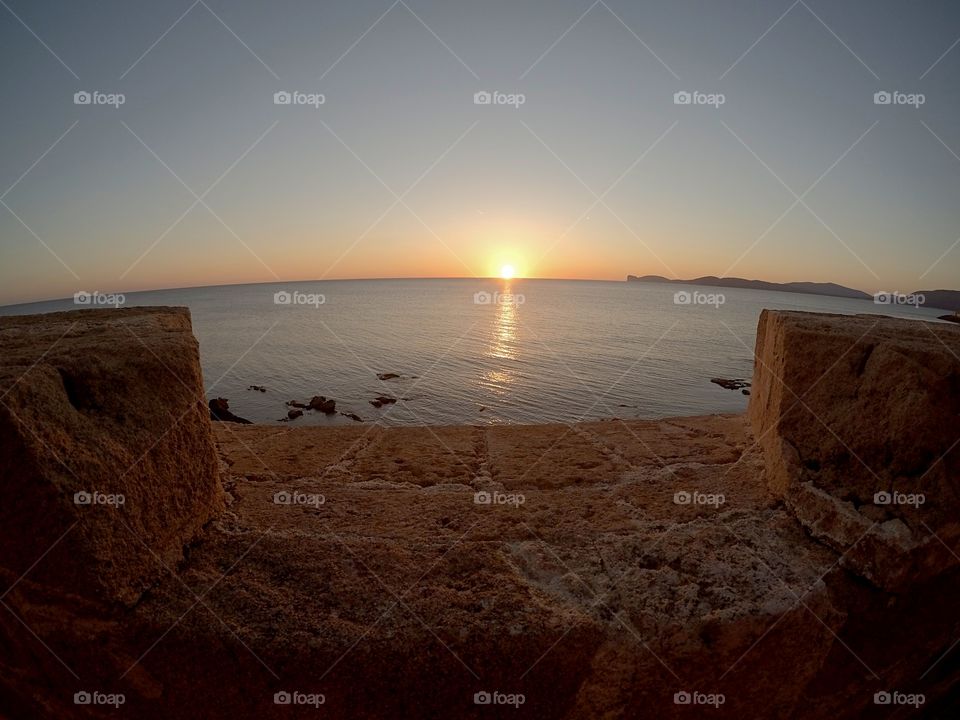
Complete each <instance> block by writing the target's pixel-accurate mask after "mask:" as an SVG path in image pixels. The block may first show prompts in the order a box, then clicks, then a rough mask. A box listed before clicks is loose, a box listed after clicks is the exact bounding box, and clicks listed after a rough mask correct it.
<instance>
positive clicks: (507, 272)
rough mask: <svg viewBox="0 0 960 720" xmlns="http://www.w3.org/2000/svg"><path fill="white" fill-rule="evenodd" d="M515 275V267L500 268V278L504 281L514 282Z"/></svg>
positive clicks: (505, 266)
mask: <svg viewBox="0 0 960 720" xmlns="http://www.w3.org/2000/svg"><path fill="white" fill-rule="evenodd" d="M514 274H515V273H514V269H513V265H504V266H503V267H502V268H500V277H501V278H502V279H504V280H512V279H513V276H514Z"/></svg>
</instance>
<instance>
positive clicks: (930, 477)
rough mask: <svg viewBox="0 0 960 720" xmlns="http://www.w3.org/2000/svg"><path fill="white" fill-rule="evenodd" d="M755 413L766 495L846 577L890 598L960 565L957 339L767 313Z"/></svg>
mask: <svg viewBox="0 0 960 720" xmlns="http://www.w3.org/2000/svg"><path fill="white" fill-rule="evenodd" d="M749 415H750V420H751V422H752V424H753V428H754V432H755V434H756V437H757V439H758V441H759V442H760V444H761V446H762V447H763V449H764V452H765V456H766V464H767V477H768V483H769V485H770V488H771V490H772V491H773V492H774V493H775V494H776V495H778V496H780V497H782V498H783V499H784V500H785V502H786V504H787V506H788V507H790V508H791V509H792V510H793V512H794V514H795V515H796V516H797V517H798V519H799V520H800V521H801V522H802V523H803V525H804V527H806V528H807V530H808V531H809V532H810V533H811V534H813V535H814V536H815V537H818V538H819V539H821V540H824V541H826V542H827V543H828V544H830V545H832V546H833V547H835V548H836V549H838V550H840V551H841V552H846V553H847V554H846V555H845V556H844V557H843V562H844V563H845V564H846V565H848V566H849V567H851V569H853V570H855V571H857V572H859V573H860V574H861V575H863V576H864V577H866V578H868V579H869V580H871V581H872V582H874V583H876V584H878V585H879V586H881V587H886V588H889V589H892V588H895V587H899V586H901V585H902V584H903V583H905V582H909V581H911V580H916V579H917V578H918V577H919V576H920V575H929V574H935V573H937V572H939V571H940V570H942V569H943V568H944V567H945V566H947V565H950V564H953V563H954V561H955V560H954V558H952V557H951V555H950V553H947V552H945V551H943V548H942V547H940V546H941V543H940V539H942V540H946V541H949V539H952V538H954V537H956V536H958V535H960V526H958V524H957V517H956V512H955V510H956V507H957V505H958V501H960V447H958V445H957V441H958V440H960V329H958V328H955V327H953V326H949V325H945V324H932V323H924V322H918V321H912V320H900V319H894V318H888V317H881V316H873V315H857V316H839V315H824V314H815V313H801V312H781V311H771V310H764V311H763V313H762V314H761V316H760V324H759V327H758V330H757V346H756V360H755V366H754V377H753V394H752V396H751V400H750V409H749ZM934 533H936V535H934ZM937 536H939V538H940V539H937Z"/></svg>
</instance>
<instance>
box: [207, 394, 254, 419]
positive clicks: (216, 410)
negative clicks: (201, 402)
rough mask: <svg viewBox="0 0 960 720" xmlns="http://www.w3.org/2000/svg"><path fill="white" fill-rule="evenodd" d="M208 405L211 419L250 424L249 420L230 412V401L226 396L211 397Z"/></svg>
mask: <svg viewBox="0 0 960 720" xmlns="http://www.w3.org/2000/svg"><path fill="white" fill-rule="evenodd" d="M209 407H210V419H211V420H216V421H219V422H232V423H239V424H241V425H251V424H252V423H251V421H250V420H247V419H246V418H242V417H240V416H239V415H234V414H233V413H232V412H230V403H229V401H228V400H227V399H226V398H211V399H210V403H209Z"/></svg>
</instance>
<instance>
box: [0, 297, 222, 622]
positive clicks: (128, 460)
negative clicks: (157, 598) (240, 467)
mask: <svg viewBox="0 0 960 720" xmlns="http://www.w3.org/2000/svg"><path fill="white" fill-rule="evenodd" d="M0 346H2V348H3V354H2V357H0V438H2V443H0V485H2V487H3V502H2V503H0V527H2V528H3V532H2V534H0V567H2V568H3V569H5V570H9V571H10V572H12V573H13V574H14V576H20V575H21V574H23V573H26V572H27V571H28V569H29V570H30V572H29V578H30V580H31V581H33V582H41V583H45V584H49V585H51V586H55V587H57V588H59V589H60V590H61V591H63V592H65V593H70V594H78V595H83V596H86V597H89V598H94V599H97V600H103V601H108V602H120V603H124V604H132V603H134V602H136V601H137V599H138V598H139V597H140V595H141V593H142V591H143V590H144V589H145V588H146V587H148V586H149V585H150V584H151V583H152V582H154V581H155V580H156V579H157V578H158V577H159V576H160V575H161V574H164V573H165V572H166V571H165V570H164V568H163V565H166V566H171V567H175V566H176V564H177V563H178V562H180V561H181V560H182V558H183V549H184V546H185V545H187V544H188V543H189V542H191V540H193V538H195V537H196V536H197V534H198V533H199V532H200V530H201V528H202V527H203V525H204V523H206V522H207V521H208V520H209V519H210V518H211V517H213V516H214V515H215V514H216V513H218V512H219V511H220V509H222V506H223V499H222V495H223V491H222V488H221V485H220V480H219V477H218V465H217V459H216V452H215V447H214V443H213V438H212V434H211V430H210V422H209V419H208V411H207V408H206V404H205V401H204V392H203V378H202V375H201V372H200V362H199V355H198V346H197V341H196V339H195V338H194V337H193V333H192V329H191V324H190V314H189V311H188V310H187V309H186V308H137V309H122V310H83V311H77V312H69V313H52V314H49V315H34V316H25V317H5V318H0ZM48 550H49V552H48V554H47V555H46V556H44V557H43V561H42V562H38V563H37V564H36V566H35V567H33V568H32V569H31V566H32V565H33V563H34V562H35V561H37V560H38V559H39V558H40V557H41V555H42V554H43V553H44V552H46V551H48Z"/></svg>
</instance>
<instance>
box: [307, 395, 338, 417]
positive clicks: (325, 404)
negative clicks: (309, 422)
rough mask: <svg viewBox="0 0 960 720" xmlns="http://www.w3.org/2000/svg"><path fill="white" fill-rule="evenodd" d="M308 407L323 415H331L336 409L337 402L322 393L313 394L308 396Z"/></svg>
mask: <svg viewBox="0 0 960 720" xmlns="http://www.w3.org/2000/svg"><path fill="white" fill-rule="evenodd" d="M309 407H310V409H311V410H317V411H318V412H322V413H324V414H325V415H332V414H333V413H335V412H336V411H337V403H336V402H335V401H334V400H330V399H328V398H325V397H324V396H323V395H314V396H313V397H312V398H310V403H309Z"/></svg>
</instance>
